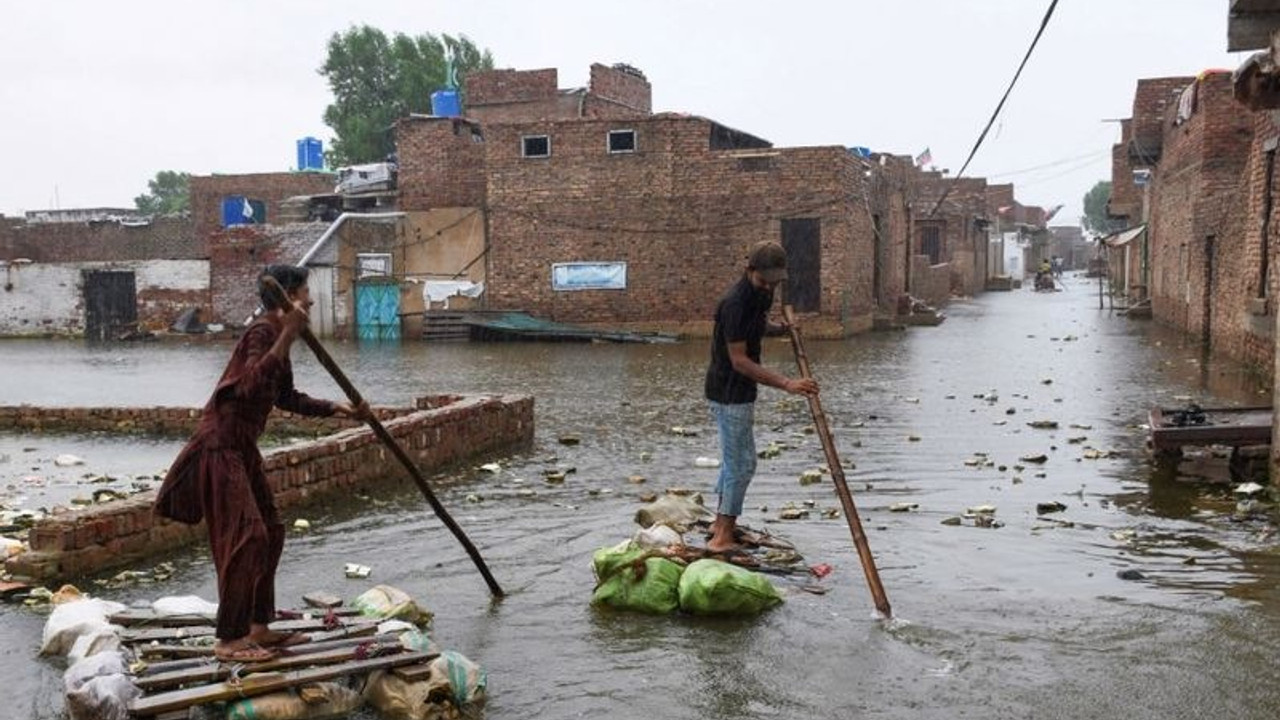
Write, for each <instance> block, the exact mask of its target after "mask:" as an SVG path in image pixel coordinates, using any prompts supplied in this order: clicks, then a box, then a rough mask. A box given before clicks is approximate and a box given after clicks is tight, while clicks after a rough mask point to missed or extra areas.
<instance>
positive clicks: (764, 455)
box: [756, 442, 786, 460]
mask: <svg viewBox="0 0 1280 720" xmlns="http://www.w3.org/2000/svg"><path fill="white" fill-rule="evenodd" d="M785 448H786V446H785V445H780V444H778V443H777V442H771V443H769V446H768V447H766V448H765V449H763V450H761V451H760V452H758V453H756V457H758V458H760V459H762V460H772V459H774V458H776V457H778V456H779V455H781V454H782V451H783V450H784V449H785Z"/></svg>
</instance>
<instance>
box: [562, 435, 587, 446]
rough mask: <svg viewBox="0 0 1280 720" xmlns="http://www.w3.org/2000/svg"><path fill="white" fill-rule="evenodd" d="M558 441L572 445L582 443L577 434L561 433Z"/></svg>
mask: <svg viewBox="0 0 1280 720" xmlns="http://www.w3.org/2000/svg"><path fill="white" fill-rule="evenodd" d="M559 441H560V444H561V445H569V446H573V445H581V444H582V438H580V437H578V436H577V435H561V436H560V438H559Z"/></svg>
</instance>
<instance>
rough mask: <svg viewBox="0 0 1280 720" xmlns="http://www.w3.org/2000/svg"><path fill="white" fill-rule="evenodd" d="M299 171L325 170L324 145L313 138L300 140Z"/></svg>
mask: <svg viewBox="0 0 1280 720" xmlns="http://www.w3.org/2000/svg"><path fill="white" fill-rule="evenodd" d="M298 169H299V170H324V143H322V142H320V141H319V140H317V139H316V138H313V137H304V138H302V139H301V140H299V141H298Z"/></svg>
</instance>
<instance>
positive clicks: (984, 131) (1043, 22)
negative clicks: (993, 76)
mask: <svg viewBox="0 0 1280 720" xmlns="http://www.w3.org/2000/svg"><path fill="white" fill-rule="evenodd" d="M1057 6H1058V0H1052V1H1051V2H1050V3H1049V9H1048V10H1046V11H1045V13H1044V19H1043V20H1041V21H1040V29H1039V30H1036V35H1035V37H1033V38H1031V47H1028V48H1027V54H1026V55H1023V56H1022V62H1021V63H1018V71H1017V72H1015V73H1014V74H1013V79H1012V80H1010V81H1009V87H1007V88H1005V91H1004V95H1003V96H1002V97H1001V98H1000V102H999V103H997V104H996V109H995V112H993V113H991V119H990V120H988V121H987V126H986V127H984V128H982V133H981V134H980V135H978V141H977V142H975V143H974V144H973V149H972V150H970V151H969V157H968V158H967V159H966V160H965V161H964V165H962V166H961V167H960V172H958V173H956V176H955V179H956V180H959V179H960V178H961V177H963V176H964V171H965V170H966V169H967V168H968V167H969V163H970V162H973V156H974V155H977V154H978V148H980V147H982V141H983V140H986V139H987V133H988V132H990V131H991V126H992V125H994V124H995V122H996V118H997V117H999V116H1000V111H1001V110H1002V109H1004V103H1005V101H1006V100H1008V99H1009V93H1011V92H1013V86H1014V85H1015V84H1017V82H1018V77H1019V76H1021V75H1022V69H1023V68H1025V67H1026V66H1027V61H1028V60H1030V59H1031V53H1032V52H1033V51H1034V50H1035V49H1036V44H1037V43H1039V42H1040V36H1041V35H1043V34H1044V29H1045V27H1047V26H1048V25H1049V18H1051V17H1053V9H1054V8H1056V7H1057ZM954 186H955V185H954V183H952V184H949V185H948V186H947V188H946V190H944V191H943V193H942V197H940V198H938V202H937V204H935V205H934V206H933V209H932V210H930V211H929V217H933V216H934V215H935V214H936V213H937V212H938V208H940V207H942V203H943V201H945V200H946V199H947V196H948V195H950V194H951V188H952V187H954Z"/></svg>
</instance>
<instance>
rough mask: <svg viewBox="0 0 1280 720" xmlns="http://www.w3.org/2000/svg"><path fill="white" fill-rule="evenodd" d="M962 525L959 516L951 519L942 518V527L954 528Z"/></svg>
mask: <svg viewBox="0 0 1280 720" xmlns="http://www.w3.org/2000/svg"><path fill="white" fill-rule="evenodd" d="M963 523H964V521H963V520H961V519H960V516H958V515H952V516H951V517H949V518H943V519H942V524H943V525H950V526H956V525H962V524H963Z"/></svg>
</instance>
